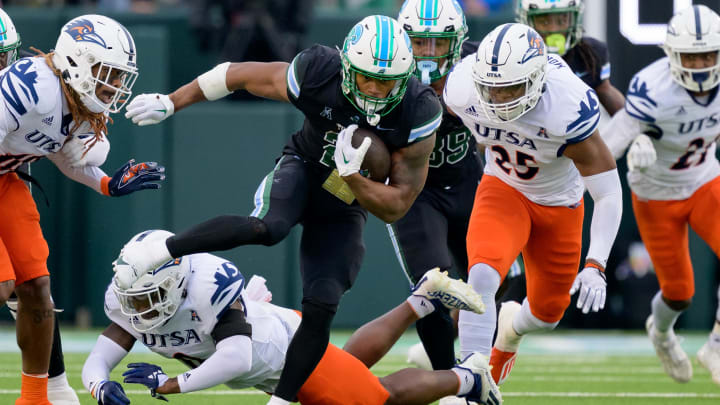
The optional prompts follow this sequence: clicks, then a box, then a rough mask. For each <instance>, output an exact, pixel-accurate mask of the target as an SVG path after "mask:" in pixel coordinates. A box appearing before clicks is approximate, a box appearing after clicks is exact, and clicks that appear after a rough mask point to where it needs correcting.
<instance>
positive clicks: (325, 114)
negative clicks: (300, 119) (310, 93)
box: [320, 106, 332, 121]
mask: <svg viewBox="0 0 720 405" xmlns="http://www.w3.org/2000/svg"><path fill="white" fill-rule="evenodd" d="M320 116H321V117H323V118H326V119H328V120H330V121H332V108H330V107H328V106H325V108H324V109H323V110H322V111H321V112H320Z"/></svg>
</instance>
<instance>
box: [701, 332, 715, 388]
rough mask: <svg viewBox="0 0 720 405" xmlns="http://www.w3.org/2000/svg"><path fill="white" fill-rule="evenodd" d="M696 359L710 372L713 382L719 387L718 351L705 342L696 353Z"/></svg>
mask: <svg viewBox="0 0 720 405" xmlns="http://www.w3.org/2000/svg"><path fill="white" fill-rule="evenodd" d="M697 359H698V361H699V362H700V364H701V365H702V366H703V367H705V368H706V369H707V370H708V371H709V372H710V376H711V377H712V380H713V382H714V383H715V384H718V385H720V350H718V349H717V348H715V349H714V348H712V347H710V344H709V342H705V344H704V345H703V346H702V347H701V348H700V350H698V352H697Z"/></svg>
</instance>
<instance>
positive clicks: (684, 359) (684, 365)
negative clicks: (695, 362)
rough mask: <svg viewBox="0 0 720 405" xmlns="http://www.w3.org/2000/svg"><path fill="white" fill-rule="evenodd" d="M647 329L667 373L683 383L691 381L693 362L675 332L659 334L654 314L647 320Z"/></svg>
mask: <svg viewBox="0 0 720 405" xmlns="http://www.w3.org/2000/svg"><path fill="white" fill-rule="evenodd" d="M645 329H646V330H647V334H648V337H649V338H650V341H651V342H652V344H653V346H655V353H657V356H658V358H659V359H660V362H661V363H662V365H663V368H664V369H665V373H667V375H669V376H670V377H671V378H672V379H673V380H675V381H677V382H681V383H686V382H688V381H690V379H691V378H692V375H693V370H692V364H691V363H690V359H689V358H688V355H687V354H686V353H685V351H684V350H683V349H682V347H680V342H679V341H678V338H677V336H675V334H674V333H672V332H670V333H668V334H667V336H662V335H660V334H659V332H658V331H657V329H655V324H654V323H653V316H652V315H650V316H648V318H647V321H645Z"/></svg>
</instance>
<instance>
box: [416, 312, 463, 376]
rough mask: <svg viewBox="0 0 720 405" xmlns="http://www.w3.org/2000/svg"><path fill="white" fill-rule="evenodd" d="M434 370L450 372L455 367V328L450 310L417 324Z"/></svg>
mask: <svg viewBox="0 0 720 405" xmlns="http://www.w3.org/2000/svg"><path fill="white" fill-rule="evenodd" d="M415 329H417V333H418V336H420V340H421V341H422V342H423V346H424V347H425V351H426V352H427V355H428V357H429V358H430V362H431V363H432V366H433V369H435V370H449V369H451V368H452V367H453V366H454V365H455V344H454V343H455V326H454V325H453V321H452V318H450V314H449V313H448V310H446V309H445V308H438V309H437V310H436V311H435V312H433V313H431V314H430V315H428V316H426V317H425V318H422V319H420V320H418V321H417V322H415Z"/></svg>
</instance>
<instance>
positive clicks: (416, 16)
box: [398, 0, 468, 84]
mask: <svg viewBox="0 0 720 405" xmlns="http://www.w3.org/2000/svg"><path fill="white" fill-rule="evenodd" d="M398 21H399V22H400V23H401V24H402V25H403V28H404V29H405V31H407V33H408V35H409V36H410V40H411V42H412V44H413V47H415V49H413V54H414V55H415V62H416V67H415V76H416V77H417V78H418V79H420V81H422V82H423V83H424V84H430V83H432V82H434V81H436V80H439V79H441V78H443V77H444V76H445V75H447V74H448V73H449V72H450V69H451V68H452V67H453V65H455V63H457V62H458V61H459V60H460V53H461V51H462V44H463V42H465V39H467V32H468V27H467V23H466V22H465V14H463V11H462V8H461V7H460V4H458V2H457V0H407V1H405V3H404V4H403V6H402V8H401V9H400V15H399V16H398ZM443 40H444V41H443ZM445 48H447V50H445ZM437 53H440V54H439V55H437Z"/></svg>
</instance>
